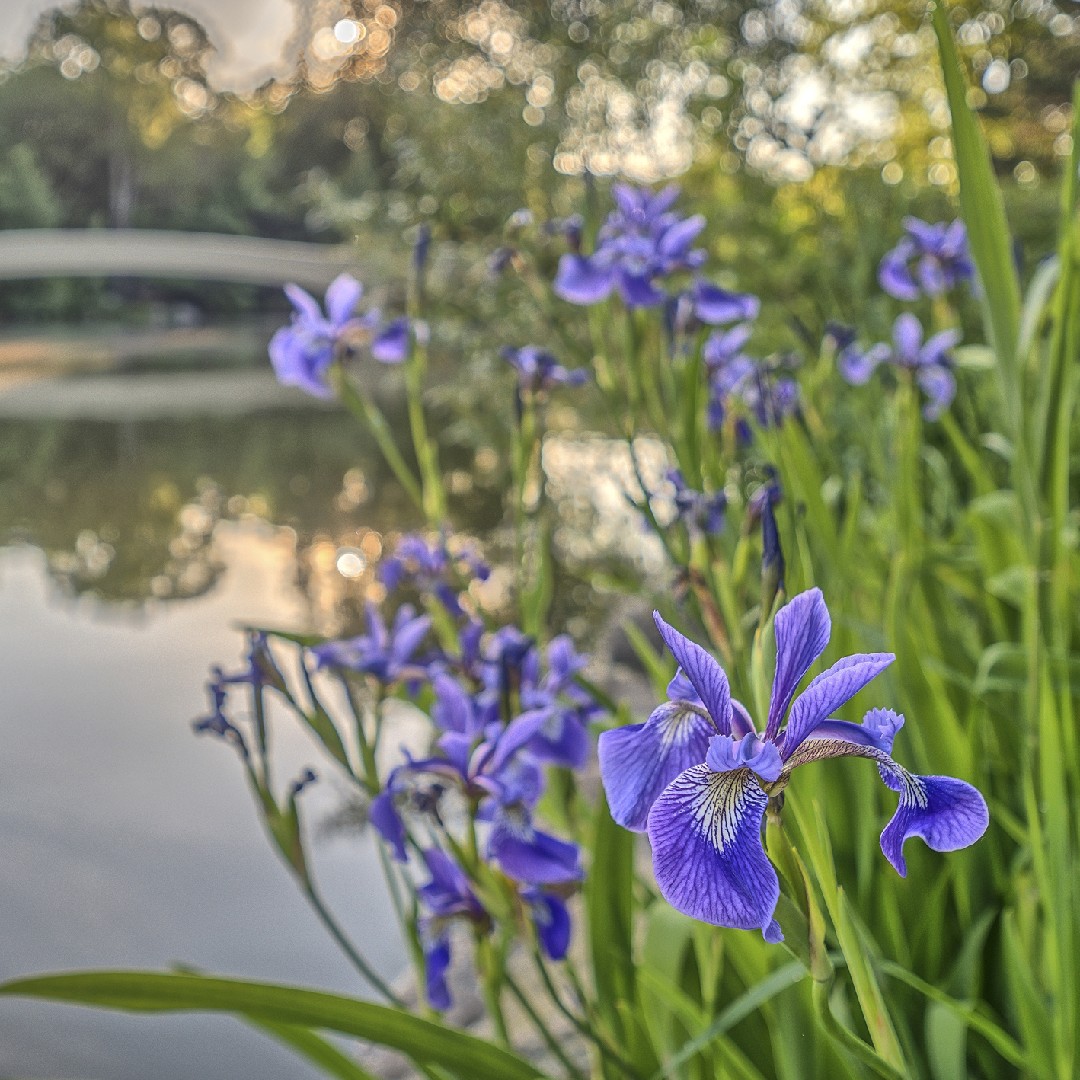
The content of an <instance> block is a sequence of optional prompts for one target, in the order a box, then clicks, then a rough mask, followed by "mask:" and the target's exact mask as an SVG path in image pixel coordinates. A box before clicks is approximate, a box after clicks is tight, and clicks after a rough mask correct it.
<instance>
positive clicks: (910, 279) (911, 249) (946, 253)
mask: <svg viewBox="0 0 1080 1080" xmlns="http://www.w3.org/2000/svg"><path fill="white" fill-rule="evenodd" d="M904 229H905V230H906V235H904V236H902V237H901V238H900V240H899V242H898V243H897V245H896V247H894V248H893V249H892V250H891V251H889V252H887V253H886V255H885V257H884V258H883V259H882V260H881V265H880V266H879V267H878V282H879V284H880V285H881V287H882V288H883V289H884V290H885V292H887V293H888V294H889V295H890V296H892V297H895V298H896V299H897V300H918V299H919V297H920V296H921V295H924V294H925V295H926V296H940V295H941V294H942V293H946V292H948V291H949V290H950V289H952V288H955V286H956V285H958V284H959V283H960V282H961V281H967V280H970V279H971V278H972V277H973V276H974V269H973V267H972V264H971V258H970V255H969V254H968V244H967V231H966V230H965V228H964V223H963V222H962V221H960V220H959V219H958V220H956V221H953V222H951V223H946V222H944V221H940V222H937V223H935V224H930V223H929V222H926V221H921V220H920V219H919V218H916V217H906V218H904Z"/></svg>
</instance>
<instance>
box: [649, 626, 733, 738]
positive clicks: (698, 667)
mask: <svg viewBox="0 0 1080 1080" xmlns="http://www.w3.org/2000/svg"><path fill="white" fill-rule="evenodd" d="M653 619H654V620H655V621H656V626H657V629H658V630H659V631H660V636H661V637H662V638H663V639H664V643H665V644H666V645H667V647H668V648H669V649H670V650H671V655H672V656H674V657H675V659H676V660H677V661H678V664H679V667H681V668H682V669H683V671H685V672H686V677H687V678H688V679H689V680H690V682H691V684H692V685H693V687H694V689H695V690H696V691H697V695H698V697H699V698H701V700H702V702H704V704H705V708H706V709H707V710H708V712H709V715H710V716H711V717H712V718H713V722H714V723H715V724H716V728H717V731H718V732H719V733H720V734H721V735H730V734H731V688H730V687H729V686H728V679H727V676H726V675H725V674H724V669H723V668H722V667H721V666H720V665H719V664H718V663H717V662H716V661H715V660H714V659H713V658H712V657H711V656H710V655H709V654H708V653H707V652H706V651H705V650H704V649H703V648H702V647H701V646H700V645H695V644H694V642H692V641H691V640H690V639H689V638H687V637H683V635H682V634H680V633H679V631H678V630H676V629H675V628H674V627H673V626H669V625H668V624H667V623H666V622H664V620H663V619H662V618H661V617H660V612H659V611H654V612H653Z"/></svg>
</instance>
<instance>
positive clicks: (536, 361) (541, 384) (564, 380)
mask: <svg viewBox="0 0 1080 1080" xmlns="http://www.w3.org/2000/svg"><path fill="white" fill-rule="evenodd" d="M502 357H503V359H504V360H505V361H506V362H507V363H508V364H510V366H511V367H512V368H513V369H514V370H515V371H516V372H517V376H518V386H519V387H520V388H521V390H522V391H523V392H524V393H530V394H538V393H546V392H548V391H550V390H553V389H554V388H555V387H556V386H583V385H584V384H585V383H587V382H588V381H589V373H588V372H587V371H585V370H584V369H582V368H578V369H576V370H574V371H568V370H567V369H566V368H564V367H563V366H562V364H560V363H559V362H558V361H557V360H556V359H555V357H554V356H552V355H551V353H549V352H545V351H544V350H543V349H541V348H539V347H538V346H536V345H523V346H522V347H521V348H520V349H512V348H505V349H503V351H502Z"/></svg>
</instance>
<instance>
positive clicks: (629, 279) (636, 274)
mask: <svg viewBox="0 0 1080 1080" xmlns="http://www.w3.org/2000/svg"><path fill="white" fill-rule="evenodd" d="M611 194H612V197H613V199H614V200H615V209H614V210H613V211H612V212H611V213H610V214H609V215H608V217H607V220H606V221H605V222H604V224H603V225H602V226H601V228H600V232H599V234H598V235H597V238H596V250H595V251H594V252H593V253H592V254H591V255H582V254H580V253H579V252H577V251H575V252H572V253H569V254H566V255H564V256H563V257H562V258H561V259H560V260H559V268H558V271H557V273H556V275H555V285H554V288H555V293H556V295H558V296H560V297H562V299H564V300H568V301H569V302H570V303H572V304H584V305H588V304H596V303H599V302H600V301H602V300H606V299H607V297H608V296H610V295H611V293H612V291H617V292H618V293H619V295H620V296H621V297H622V300H623V303H625V304H626V306H627V307H655V306H656V305H658V304H661V303H663V302H664V300H665V299H666V294H665V293H664V292H663V291H662V290H661V289H660V288H658V286H657V281H658V280H659V279H661V278H664V277H667V276H668V275H670V274H673V273H676V272H677V271H680V270H695V269H697V268H698V267H700V266H701V265H702V264H703V263H704V261H705V257H706V254H705V251H704V250H703V249H701V248H694V247H693V243H694V241H695V240H696V239H697V236H698V234H699V233H700V232H701V230H702V229H703V228H704V227H705V219H704V218H703V217H701V216H700V215H695V216H694V217H689V218H685V217H681V216H680V215H679V214H676V213H674V212H673V211H672V209H671V207H672V204H673V203H674V202H675V200H676V199H677V198H678V197H679V189H678V188H677V187H675V186H674V185H672V186H670V187H666V188H664V189H663V190H661V191H658V192H653V191H650V190H649V189H648V188H635V187H631V186H630V185H628V184H616V185H614V187H613V188H612V190H611Z"/></svg>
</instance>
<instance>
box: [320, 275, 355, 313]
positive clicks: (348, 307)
mask: <svg viewBox="0 0 1080 1080" xmlns="http://www.w3.org/2000/svg"><path fill="white" fill-rule="evenodd" d="M363 294H364V286H363V285H361V284H360V282H359V281H357V280H356V278H354V277H353V276H352V275H351V274H338V276H337V277H336V278H334V280H333V281H331V282H330V285H329V287H328V288H327V290H326V314H327V315H328V316H329V317H330V322H331V323H332V324H333V325H334V326H344V325H345V323H347V322H348V321H349V319H351V318H352V313H353V312H354V311H355V310H356V305H357V304H359V303H360V297H361V296H363Z"/></svg>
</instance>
